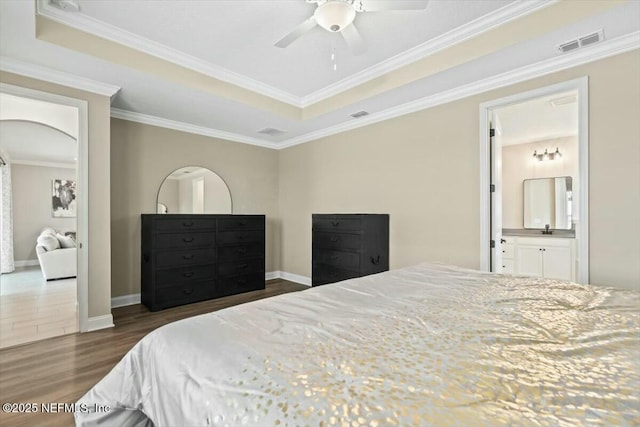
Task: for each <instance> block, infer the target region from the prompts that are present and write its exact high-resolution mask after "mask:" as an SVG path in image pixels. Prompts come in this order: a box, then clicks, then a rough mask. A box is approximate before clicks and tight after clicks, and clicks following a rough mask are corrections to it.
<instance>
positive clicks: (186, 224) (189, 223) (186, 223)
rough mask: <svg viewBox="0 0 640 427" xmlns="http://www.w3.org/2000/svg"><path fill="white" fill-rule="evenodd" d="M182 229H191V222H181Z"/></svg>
mask: <svg viewBox="0 0 640 427" xmlns="http://www.w3.org/2000/svg"><path fill="white" fill-rule="evenodd" d="M182 226H183V227H192V226H193V221H189V222H183V223H182Z"/></svg>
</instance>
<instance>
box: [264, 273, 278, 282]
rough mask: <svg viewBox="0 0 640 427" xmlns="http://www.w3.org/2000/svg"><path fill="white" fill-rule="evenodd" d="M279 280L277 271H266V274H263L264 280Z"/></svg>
mask: <svg viewBox="0 0 640 427" xmlns="http://www.w3.org/2000/svg"><path fill="white" fill-rule="evenodd" d="M279 278H280V272H279V271H267V272H266V273H264V280H273V279H279Z"/></svg>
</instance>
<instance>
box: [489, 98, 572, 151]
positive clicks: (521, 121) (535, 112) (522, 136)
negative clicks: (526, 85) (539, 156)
mask: <svg viewBox="0 0 640 427" xmlns="http://www.w3.org/2000/svg"><path fill="white" fill-rule="evenodd" d="M577 99H578V98H577V93H576V92H567V93H558V94H554V95H549V96H543V97H540V98H536V99H533V100H531V101H527V102H521V103H519V104H514V105H509V106H507V107H503V108H500V109H497V110H495V111H494V113H495V114H496V116H497V119H498V123H499V128H498V132H500V136H501V138H502V145H515V144H526V143H529V142H535V141H542V140H546V139H553V138H561V137H565V136H575V135H577V134H578V102H577ZM554 100H557V101H560V102H561V104H560V105H555V106H554V104H553V103H552V101H554ZM572 100H573V101H572ZM565 102H566V103H565Z"/></svg>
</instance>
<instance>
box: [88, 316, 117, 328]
mask: <svg viewBox="0 0 640 427" xmlns="http://www.w3.org/2000/svg"><path fill="white" fill-rule="evenodd" d="M113 326H114V325H113V316H112V315H110V314H105V315H104V316H96V317H90V318H89V319H87V332H91V331H97V330H100V329H106V328H113Z"/></svg>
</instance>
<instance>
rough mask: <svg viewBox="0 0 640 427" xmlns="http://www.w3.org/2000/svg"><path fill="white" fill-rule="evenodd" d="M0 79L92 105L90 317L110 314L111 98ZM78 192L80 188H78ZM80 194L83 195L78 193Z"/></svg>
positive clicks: (36, 82) (19, 79)
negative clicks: (84, 101)
mask: <svg viewBox="0 0 640 427" xmlns="http://www.w3.org/2000/svg"><path fill="white" fill-rule="evenodd" d="M0 82H2V83H6V84H10V85H15V86H22V87H26V88H29V89H34V90H39V91H42V92H49V93H53V94H57V95H62V96H67V97H70V98H76V99H81V100H86V101H87V103H88V104H89V191H88V193H89V194H88V197H89V236H88V241H89V252H88V259H89V307H88V313H89V317H90V318H91V317H99V316H103V315H108V314H110V313H111V267H110V266H111V238H110V234H111V229H110V223H111V222H110V218H109V210H110V199H109V194H110V191H109V185H110V182H109V173H110V171H109V152H110V149H109V146H110V136H109V132H110V126H109V119H110V115H111V100H110V98H109V97H108V96H102V95H96V94H93V93H89V92H85V91H82V90H77V89H72V88H69V87H66V86H60V85H56V84H52V83H47V82H43V81H40V80H35V79H31V78H28V77H23V76H18V75H16V74H12V73H6V72H0ZM79 191H81V190H80V189H79ZM79 196H81V194H80V195H79Z"/></svg>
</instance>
